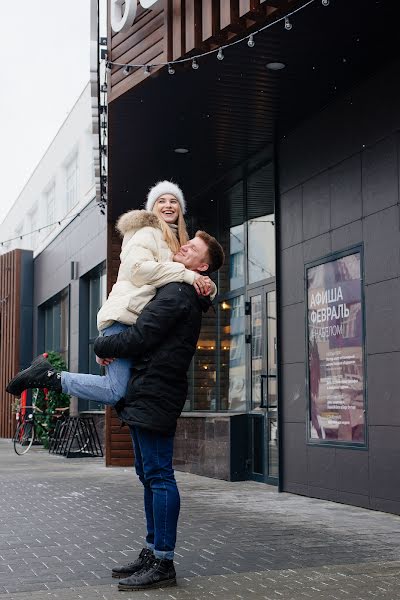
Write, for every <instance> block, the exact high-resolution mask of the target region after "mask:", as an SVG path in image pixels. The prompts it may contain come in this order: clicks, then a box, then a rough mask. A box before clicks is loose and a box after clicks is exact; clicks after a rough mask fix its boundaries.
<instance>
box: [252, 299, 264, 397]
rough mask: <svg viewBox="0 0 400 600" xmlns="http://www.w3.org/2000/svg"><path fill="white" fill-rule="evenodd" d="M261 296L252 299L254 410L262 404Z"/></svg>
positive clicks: (262, 342) (262, 344)
mask: <svg viewBox="0 0 400 600" xmlns="http://www.w3.org/2000/svg"><path fill="white" fill-rule="evenodd" d="M262 308H263V307H262V301H261V295H260V294H258V295H257V296H253V297H252V298H251V402H252V408H258V407H259V406H260V404H261V374H262V370H263V356H264V339H263V334H262V332H263V326H262V325H263V323H262Z"/></svg>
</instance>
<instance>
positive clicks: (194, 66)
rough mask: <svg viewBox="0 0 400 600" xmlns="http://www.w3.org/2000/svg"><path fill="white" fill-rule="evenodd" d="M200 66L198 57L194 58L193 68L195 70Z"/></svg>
mask: <svg viewBox="0 0 400 600" xmlns="http://www.w3.org/2000/svg"><path fill="white" fill-rule="evenodd" d="M198 68H199V63H198V62H197V58H194V59H193V60H192V69H194V70H195V71H196V70H197V69H198Z"/></svg>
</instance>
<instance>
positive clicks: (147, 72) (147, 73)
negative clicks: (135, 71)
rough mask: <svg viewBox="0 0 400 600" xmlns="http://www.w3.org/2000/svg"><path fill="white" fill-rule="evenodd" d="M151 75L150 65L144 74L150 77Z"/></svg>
mask: <svg viewBox="0 0 400 600" xmlns="http://www.w3.org/2000/svg"><path fill="white" fill-rule="evenodd" d="M150 73H151V70H150V65H146V67H145V69H144V74H145V75H147V76H148V75H150Z"/></svg>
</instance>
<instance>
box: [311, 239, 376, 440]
mask: <svg viewBox="0 0 400 600" xmlns="http://www.w3.org/2000/svg"><path fill="white" fill-rule="evenodd" d="M306 284H307V324H308V327H307V329H308V395H309V441H310V442H321V443H345V444H359V445H364V444H365V443H366V423H365V381H364V304H363V289H362V264H361V249H357V250H352V251H351V253H348V254H345V255H343V254H340V255H336V256H335V257H332V258H329V259H328V260H325V261H324V262H320V263H319V264H313V265H311V266H309V267H307V268H306Z"/></svg>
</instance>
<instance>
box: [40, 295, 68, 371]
mask: <svg viewBox="0 0 400 600" xmlns="http://www.w3.org/2000/svg"><path fill="white" fill-rule="evenodd" d="M41 310H42V311H43V313H44V314H43V316H44V318H43V322H44V346H45V347H44V349H43V350H44V351H45V352H50V351H53V352H59V353H60V354H61V356H62V357H63V359H64V361H65V363H66V364H67V365H68V343H69V318H68V316H69V294H68V289H65V290H63V291H62V292H61V293H60V294H57V296H55V297H54V298H52V299H51V300H49V301H48V302H46V304H45V305H44V306H43V307H42V308H41Z"/></svg>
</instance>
